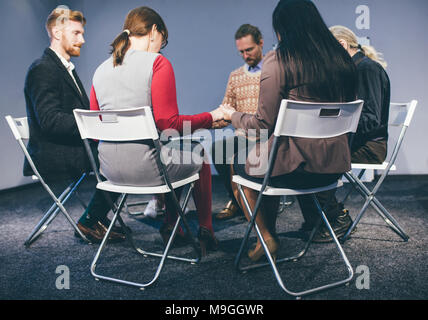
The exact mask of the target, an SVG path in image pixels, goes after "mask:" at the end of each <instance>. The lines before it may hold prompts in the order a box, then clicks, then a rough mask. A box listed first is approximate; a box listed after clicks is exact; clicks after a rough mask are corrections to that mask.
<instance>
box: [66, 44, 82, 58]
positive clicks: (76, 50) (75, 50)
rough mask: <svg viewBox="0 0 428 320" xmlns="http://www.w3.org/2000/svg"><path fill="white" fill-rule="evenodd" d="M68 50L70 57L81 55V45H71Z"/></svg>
mask: <svg viewBox="0 0 428 320" xmlns="http://www.w3.org/2000/svg"><path fill="white" fill-rule="evenodd" d="M66 52H67V54H68V55H69V56H70V57H79V56H80V47H76V46H73V45H71V46H70V47H68V48H67V49H66Z"/></svg>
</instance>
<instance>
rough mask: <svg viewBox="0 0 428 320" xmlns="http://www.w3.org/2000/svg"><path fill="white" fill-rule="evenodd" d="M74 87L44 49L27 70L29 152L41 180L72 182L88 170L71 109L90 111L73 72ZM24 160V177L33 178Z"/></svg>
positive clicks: (67, 76)
mask: <svg viewBox="0 0 428 320" xmlns="http://www.w3.org/2000/svg"><path fill="white" fill-rule="evenodd" d="M73 75H74V77H75V79H76V82H77V84H78V85H79V88H80V91H81V92H82V95H81V94H80V93H79V91H78V89H77V87H76V84H75V83H74V81H73V79H72V77H71V76H70V74H69V73H68V71H67V69H66V68H65V67H64V65H63V64H62V62H61V60H60V59H59V58H58V56H57V55H56V54H55V52H54V51H52V50H51V49H49V48H47V49H46V50H45V52H44V54H43V56H42V57H41V58H40V59H37V60H36V61H35V62H34V63H33V64H32V65H31V66H30V68H29V70H28V73H27V77H26V80H25V88H24V93H25V100H26V104H27V117H28V123H29V127H30V140H29V142H28V146H27V148H28V151H29V153H30V155H31V157H32V159H33V161H34V163H35V165H36V168H37V170H38V171H39V172H40V174H41V175H42V177H43V178H44V179H54V178H58V179H63V178H74V177H76V176H77V175H80V174H81V173H82V172H83V171H87V170H89V161H88V157H87V155H86V152H85V149H84V145H83V142H82V140H81V138H80V135H79V131H78V129H77V125H76V121H75V119H74V115H73V109H76V108H79V109H89V99H88V97H87V95H86V93H85V89H84V88H83V85H82V83H81V81H80V79H79V77H78V76H77V73H76V72H75V70H73ZM32 174H33V172H32V169H31V167H30V165H29V163H28V162H27V160H25V163H24V175H26V176H28V175H32Z"/></svg>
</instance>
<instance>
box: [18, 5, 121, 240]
mask: <svg viewBox="0 0 428 320" xmlns="http://www.w3.org/2000/svg"><path fill="white" fill-rule="evenodd" d="M85 24H86V19H85V17H84V16H83V14H82V13H81V12H79V11H72V10H70V9H68V8H64V7H58V8H56V9H54V10H53V11H52V12H51V14H50V15H49V17H48V19H47V22H46V30H47V32H48V35H49V38H50V46H49V48H46V50H45V51H44V53H43V55H42V57H41V58H39V59H37V60H36V61H35V62H33V64H32V65H31V66H30V68H29V70H28V73H27V77H26V80H25V88H24V93H25V100H26V105H27V117H28V124H29V128H30V139H29V141H28V146H27V148H28V151H29V153H30V155H31V157H32V159H33V161H34V163H35V165H36V167H37V169H38V171H39V172H40V174H41V176H42V177H43V178H44V179H45V180H47V181H54V180H67V179H75V178H76V177H79V176H80V175H81V174H82V173H83V172H86V171H90V164H89V159H88V156H87V154H86V151H85V148H84V144H83V142H82V139H81V137H80V134H79V130H78V128H77V124H76V121H75V118H74V115H73V109H89V99H88V96H87V95H86V92H85V89H84V87H83V85H82V82H81V81H80V79H79V77H78V75H77V73H76V70H75V69H74V65H73V63H72V62H71V61H70V58H71V57H78V56H80V49H81V47H82V45H83V44H84V43H85V39H84V37H83V35H84V26H85ZM95 150H96V148H95ZM32 174H33V172H32V169H31V167H30V165H29V163H28V162H27V161H25V163H24V175H26V176H29V175H32ZM108 211H109V207H108V206H107V204H106V203H105V201H104V199H103V197H102V194H101V193H100V192H99V191H97V192H96V193H95V195H94V197H93V198H92V200H91V203H90V204H89V206H88V209H87V210H86V211H85V214H84V216H83V217H82V218H81V219H80V220H79V223H78V225H77V226H78V228H79V229H80V231H82V233H83V234H84V235H85V236H87V238H88V239H90V240H91V241H92V242H100V241H101V240H102V238H103V237H104V234H105V231H106V228H105V226H106V225H107V226H108V223H109V221H108V220H107V213H108ZM116 231H117V230H116ZM110 238H111V239H110V240H119V239H123V234H119V233H113V234H112V235H111V236H110Z"/></svg>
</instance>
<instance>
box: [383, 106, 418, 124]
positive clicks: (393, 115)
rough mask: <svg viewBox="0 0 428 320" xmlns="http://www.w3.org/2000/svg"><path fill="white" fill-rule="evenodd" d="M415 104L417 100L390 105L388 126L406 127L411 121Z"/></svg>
mask: <svg viewBox="0 0 428 320" xmlns="http://www.w3.org/2000/svg"><path fill="white" fill-rule="evenodd" d="M417 104H418V101H417V100H412V101H410V102H407V103H391V104H390V106H389V120H388V125H390V126H406V127H408V126H409V125H410V122H411V121H412V118H413V114H414V113H415V109H416V106H417Z"/></svg>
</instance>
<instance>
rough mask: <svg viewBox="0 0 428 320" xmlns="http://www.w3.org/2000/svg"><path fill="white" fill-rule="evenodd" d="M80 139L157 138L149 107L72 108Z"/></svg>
mask: <svg viewBox="0 0 428 320" xmlns="http://www.w3.org/2000/svg"><path fill="white" fill-rule="evenodd" d="M73 113H74V117H75V118H76V122H77V126H78V128H79V132H80V135H81V137H82V139H95V140H104V141H135V140H144V139H152V140H157V139H158V138H159V134H158V131H157V129H156V124H155V121H154V118H153V114H152V110H151V108H150V107H139V108H132V109H122V110H105V111H93V110H82V109H74V110H73Z"/></svg>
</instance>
